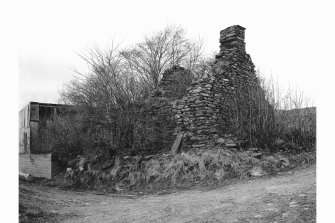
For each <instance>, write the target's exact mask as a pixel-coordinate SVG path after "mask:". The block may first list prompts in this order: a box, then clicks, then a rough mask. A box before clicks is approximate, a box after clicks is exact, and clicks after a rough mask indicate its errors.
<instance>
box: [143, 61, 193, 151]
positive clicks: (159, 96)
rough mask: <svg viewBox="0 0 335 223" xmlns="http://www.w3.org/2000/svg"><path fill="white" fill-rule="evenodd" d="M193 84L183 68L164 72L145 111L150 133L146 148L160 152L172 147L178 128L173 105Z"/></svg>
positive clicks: (175, 67)
mask: <svg viewBox="0 0 335 223" xmlns="http://www.w3.org/2000/svg"><path fill="white" fill-rule="evenodd" d="M191 82H192V74H191V72H190V71H189V70H187V69H185V68H183V67H180V66H173V67H172V68H170V69H168V70H166V71H164V73H163V76H162V79H161V80H160V82H159V85H158V89H157V90H156V92H154V94H153V95H152V96H151V97H150V98H149V101H148V105H149V106H148V108H147V109H148V110H147V111H145V114H146V115H147V118H146V119H147V120H148V121H147V122H146V125H147V127H146V130H147V131H149V133H148V134H147V135H148V137H147V138H148V139H147V140H148V142H147V145H146V147H147V148H149V150H156V151H159V150H162V149H164V148H166V149H168V148H170V147H171V146H172V144H173V142H174V140H175V135H174V131H175V128H176V127H177V124H176V120H175V119H174V113H173V105H174V103H175V102H176V100H178V99H180V98H182V97H183V96H184V95H185V94H186V93H187V91H186V89H187V87H188V86H190V84H191Z"/></svg>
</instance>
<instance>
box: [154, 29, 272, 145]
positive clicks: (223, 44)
mask: <svg viewBox="0 0 335 223" xmlns="http://www.w3.org/2000/svg"><path fill="white" fill-rule="evenodd" d="M244 38H245V28H243V27H241V26H239V25H235V26H231V27H229V28H227V29H225V30H222V31H221V32H220V41H219V42H220V52H219V54H218V55H216V58H215V62H214V66H213V67H212V70H211V72H209V74H207V75H204V76H203V77H202V78H200V79H199V80H196V81H194V82H192V83H191V82H190V81H184V82H183V83H181V82H178V81H177V79H180V80H184V79H185V80H189V78H188V76H189V75H190V74H189V72H188V71H187V70H185V69H183V68H181V67H173V68H172V69H170V70H167V71H166V72H165V73H164V74H163V78H162V80H161V83H160V85H159V93H158V94H157V95H155V97H154V98H153V99H152V101H155V103H154V106H153V108H156V109H153V110H155V112H154V113H153V114H151V115H153V117H154V118H155V117H160V119H161V118H165V119H168V120H170V121H171V123H170V127H169V132H170V133H171V132H174V135H177V134H181V135H182V136H183V142H182V144H183V147H184V148H205V147H206V145H208V144H209V143H210V142H213V141H215V140H217V139H218V138H219V137H225V136H228V137H229V136H232V135H235V136H240V137H241V138H248V137H249V138H250V140H249V143H250V144H251V145H252V144H253V143H255V142H252V136H253V135H255V134H256V131H258V129H255V127H254V126H255V125H254V124H255V123H254V122H255V121H258V120H256V118H257V117H259V114H260V112H261V109H263V110H264V109H268V107H270V105H269V104H268V102H267V101H266V100H265V95H264V92H263V90H262V88H261V87H260V83H259V80H258V78H257V76H256V72H255V66H254V64H253V62H252V61H251V58H250V56H249V54H247V53H246V50H245V42H244ZM176 83H179V85H180V84H183V85H187V84H189V87H188V88H187V89H186V88H184V89H186V90H179V91H176V88H177V86H176ZM162 102H163V103H162ZM162 110H163V111H164V110H165V111H166V110H167V111H169V112H162ZM270 110H271V109H269V111H270ZM257 115H258V116H257ZM267 115H268V117H265V118H269V119H270V118H271V117H272V115H271V114H270V113H269V114H267ZM263 119H264V117H262V120H263ZM165 134H167V132H165ZM174 138H175V137H172V136H171V134H169V135H168V137H165V139H166V140H168V141H169V140H170V141H169V142H166V144H170V146H171V145H172V143H173V139H174ZM226 142H227V143H226V144H227V145H228V144H229V143H230V144H234V142H231V140H230V141H229V140H226Z"/></svg>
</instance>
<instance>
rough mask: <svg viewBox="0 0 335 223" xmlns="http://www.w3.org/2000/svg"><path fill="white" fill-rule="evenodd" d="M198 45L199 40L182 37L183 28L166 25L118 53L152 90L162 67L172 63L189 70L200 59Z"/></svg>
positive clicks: (161, 71)
mask: <svg viewBox="0 0 335 223" xmlns="http://www.w3.org/2000/svg"><path fill="white" fill-rule="evenodd" d="M202 48H203V44H202V41H201V40H198V41H191V40H189V39H187V38H186V31H185V30H184V29H182V28H180V27H176V26H169V27H167V28H165V29H164V30H163V31H160V32H157V33H155V34H154V35H152V36H149V37H148V36H147V37H145V39H144V41H143V42H141V43H138V44H136V45H135V46H133V47H131V48H129V49H127V50H124V51H122V52H121V55H122V56H123V57H124V58H125V60H126V61H127V64H128V68H129V69H130V70H131V72H132V73H134V74H136V76H139V77H141V78H142V79H143V81H144V82H145V83H147V84H148V85H149V86H150V87H151V88H152V89H155V88H156V87H157V85H158V82H159V80H160V78H161V74H162V73H163V71H164V70H166V69H168V68H170V67H172V66H174V65H180V66H184V67H186V68H188V69H191V70H192V69H193V68H194V67H195V64H197V63H198V62H199V60H200V58H201V55H202Z"/></svg>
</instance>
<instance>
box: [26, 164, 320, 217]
mask: <svg viewBox="0 0 335 223" xmlns="http://www.w3.org/2000/svg"><path fill="white" fill-rule="evenodd" d="M315 202H316V170H315V166H310V167H308V168H305V169H300V170H296V171H291V172H287V173H284V174H283V175H281V176H275V177H265V178H259V179H253V180H249V181H245V182H238V183H235V184H231V185H229V186H226V187H221V188H217V189H215V190H207V191H200V190H189V191H178V192H176V193H173V194H166V195H145V196H142V197H137V198H134V197H128V196H125V195H122V194H120V195H112V194H109V195H96V194H90V193H81V192H73V191H62V190H58V189H55V188H50V187H44V186H36V185H33V184H21V185H20V204H21V205H24V206H26V205H35V206H40V208H41V209H42V210H43V211H45V212H46V213H51V214H50V215H49V216H48V218H47V219H44V220H43V217H41V218H40V219H39V218H38V217H37V218H36V219H35V222H45V220H47V222H315V221H316V220H315V217H316V216H315V215H316V205H315ZM42 220H43V221H42Z"/></svg>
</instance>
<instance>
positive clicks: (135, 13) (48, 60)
mask: <svg viewBox="0 0 335 223" xmlns="http://www.w3.org/2000/svg"><path fill="white" fill-rule="evenodd" d="M333 6H334V4H331V3H329V4H328V5H327V4H315V3H313V2H309V1H286V2H285V1H276V2H273V1H210V0H208V1H180V0H179V1H175V0H172V1H145V0H141V1H127V0H123V1H91V2H88V1H54V2H49V1H29V2H28V1H26V2H23V3H22V4H20V6H19V9H18V14H19V20H18V24H19V31H18V33H19V38H18V40H19V103H18V104H19V107H23V106H24V105H25V104H27V103H28V102H29V101H38V102H50V103H54V102H57V99H58V98H59V91H60V90H61V89H62V86H63V85H64V83H66V82H68V81H70V80H71V79H73V78H74V75H75V73H74V72H73V69H74V68H75V69H78V70H80V71H86V70H87V66H86V64H85V63H84V62H83V61H82V60H81V59H80V58H79V56H78V53H82V52H84V51H85V50H86V49H88V48H90V47H92V46H93V45H94V44H97V45H98V46H102V47H103V46H106V45H108V44H110V43H111V42H112V41H113V42H114V43H117V44H120V45H121V47H122V46H127V45H131V44H134V43H136V42H139V41H141V40H142V39H143V36H144V35H150V34H151V33H153V32H155V31H159V30H162V29H163V28H164V27H166V26H167V25H180V26H181V27H183V28H185V29H186V30H187V37H189V38H194V39H196V38H199V37H200V38H202V39H203V40H204V43H205V53H208V54H210V53H212V52H213V51H218V50H219V42H218V41H219V32H220V30H222V29H225V28H226V27H229V26H231V25H237V24H238V25H241V26H243V27H245V28H246V39H245V41H246V50H247V53H249V54H250V55H251V58H252V60H253V62H254V64H255V65H256V68H258V69H260V71H261V72H262V74H263V75H264V76H265V77H266V78H267V79H268V78H270V77H272V78H273V79H274V80H275V81H278V83H279V85H280V86H281V87H282V88H287V87H288V86H289V85H290V86H291V87H293V88H297V89H299V90H301V91H303V92H304V95H305V96H306V97H307V98H309V99H311V102H312V104H314V105H316V102H317V92H316V87H315V84H316V80H315V77H316V76H317V73H318V72H319V70H318V64H317V63H316V62H315V59H314V57H313V56H311V55H312V54H316V53H317V50H318V49H317V48H316V47H317V45H316V44H312V43H314V42H315V39H316V38H318V37H319V35H321V34H322V29H321V30H320V29H319V27H321V26H324V27H326V26H327V25H330V21H328V19H327V17H326V16H325V15H324V14H323V13H321V9H323V8H329V7H333Z"/></svg>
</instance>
